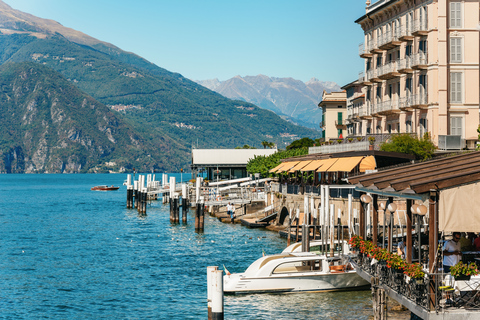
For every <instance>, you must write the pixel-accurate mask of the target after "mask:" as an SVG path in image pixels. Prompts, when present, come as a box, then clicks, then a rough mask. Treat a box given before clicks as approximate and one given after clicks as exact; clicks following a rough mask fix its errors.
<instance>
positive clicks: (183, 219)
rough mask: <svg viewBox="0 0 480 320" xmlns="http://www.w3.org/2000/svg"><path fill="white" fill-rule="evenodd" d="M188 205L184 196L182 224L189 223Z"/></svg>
mask: <svg viewBox="0 0 480 320" xmlns="http://www.w3.org/2000/svg"><path fill="white" fill-rule="evenodd" d="M187 214H188V203H187V198H186V196H182V222H183V223H187Z"/></svg>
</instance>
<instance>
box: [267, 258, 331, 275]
mask: <svg viewBox="0 0 480 320" xmlns="http://www.w3.org/2000/svg"><path fill="white" fill-rule="evenodd" d="M313 271H322V263H321V260H320V259H319V260H305V261H302V260H300V261H299V260H296V261H290V262H285V263H281V264H279V265H278V266H277V267H276V268H275V269H274V270H273V272H272V273H273V274H279V273H297V272H301V273H303V272H313Z"/></svg>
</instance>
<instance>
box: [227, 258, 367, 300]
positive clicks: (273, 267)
mask: <svg viewBox="0 0 480 320" xmlns="http://www.w3.org/2000/svg"><path fill="white" fill-rule="evenodd" d="M369 285H370V284H369V283H368V282H367V281H365V280H364V279H363V278H361V277H360V276H359V275H357V273H356V272H355V269H354V268H353V266H352V265H351V264H350V263H349V262H348V258H347V257H331V258H329V257H327V256H325V255H319V254H316V253H313V252H289V253H281V254H276V255H269V256H264V257H262V258H260V259H258V260H256V261H255V262H253V263H252V264H251V265H250V266H249V267H248V268H247V270H245V272H243V273H232V274H229V273H228V272H227V274H226V275H225V276H224V285H223V288H224V293H225V294H247V293H286V292H314V291H340V290H359V289H365V288H368V287H369Z"/></svg>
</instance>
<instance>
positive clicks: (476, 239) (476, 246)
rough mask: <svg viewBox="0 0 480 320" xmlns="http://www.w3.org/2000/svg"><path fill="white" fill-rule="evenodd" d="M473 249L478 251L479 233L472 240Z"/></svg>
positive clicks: (479, 245) (479, 247)
mask: <svg viewBox="0 0 480 320" xmlns="http://www.w3.org/2000/svg"><path fill="white" fill-rule="evenodd" d="M473 247H474V248H475V251H480V233H479V234H478V237H476V238H475V240H473Z"/></svg>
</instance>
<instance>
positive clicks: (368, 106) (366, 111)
mask: <svg viewBox="0 0 480 320" xmlns="http://www.w3.org/2000/svg"><path fill="white" fill-rule="evenodd" d="M372 107H373V105H372V103H371V101H369V100H367V101H365V103H364V104H363V106H362V108H360V110H359V112H358V116H359V117H360V118H361V119H372Z"/></svg>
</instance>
